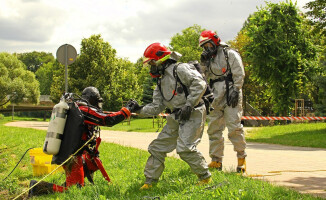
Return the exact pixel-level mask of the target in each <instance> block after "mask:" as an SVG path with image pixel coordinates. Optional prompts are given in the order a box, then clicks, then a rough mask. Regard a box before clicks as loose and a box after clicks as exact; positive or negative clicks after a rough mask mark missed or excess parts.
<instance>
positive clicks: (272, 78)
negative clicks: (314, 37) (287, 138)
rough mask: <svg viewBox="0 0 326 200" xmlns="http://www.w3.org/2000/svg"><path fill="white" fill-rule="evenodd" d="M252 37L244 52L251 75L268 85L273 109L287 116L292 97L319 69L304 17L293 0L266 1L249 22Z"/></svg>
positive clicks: (250, 36)
mask: <svg viewBox="0 0 326 200" xmlns="http://www.w3.org/2000/svg"><path fill="white" fill-rule="evenodd" d="M244 29H245V30H246V33H247V35H248V37H249V41H250V42H248V43H247V44H246V45H245V46H244V50H245V52H246V53H245V54H246V57H247V58H248V61H249V62H250V63H251V65H252V76H254V77H255V79H257V81H259V82H260V83H262V84H265V85H266V86H267V87H268V88H267V90H268V93H269V94H270V96H271V101H272V103H273V104H274V107H273V110H274V111H275V112H277V113H279V114H281V115H287V113H288V111H289V109H290V107H291V106H292V103H291V98H295V97H296V96H299V95H300V94H302V93H303V90H304V87H305V85H306V83H307V79H308V77H310V76H312V74H313V73H314V72H315V71H316V67H315V65H314V62H315V61H316V49H315V48H314V46H313V44H312V42H311V37H310V36H309V34H308V32H307V30H305V29H304V27H303V17H302V15H300V13H299V11H298V9H297V8H296V6H295V5H294V4H293V3H292V1H290V2H287V3H284V2H281V3H279V4H273V3H267V6H266V7H265V8H260V9H259V10H258V11H257V12H255V13H254V14H253V15H252V16H251V17H250V18H249V19H248V20H247V22H246V27H244Z"/></svg>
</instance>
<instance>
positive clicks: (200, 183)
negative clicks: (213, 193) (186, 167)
mask: <svg viewBox="0 0 326 200" xmlns="http://www.w3.org/2000/svg"><path fill="white" fill-rule="evenodd" d="M210 182H212V178H211V177H208V178H205V179H203V180H200V181H198V183H197V185H206V184H208V183H210Z"/></svg>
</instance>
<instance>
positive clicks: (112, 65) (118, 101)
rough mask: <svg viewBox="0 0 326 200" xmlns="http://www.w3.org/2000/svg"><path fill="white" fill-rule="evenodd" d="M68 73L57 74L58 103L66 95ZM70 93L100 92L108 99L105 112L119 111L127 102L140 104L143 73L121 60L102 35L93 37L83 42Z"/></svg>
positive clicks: (53, 88) (54, 88) (54, 90)
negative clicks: (85, 90)
mask: <svg viewBox="0 0 326 200" xmlns="http://www.w3.org/2000/svg"><path fill="white" fill-rule="evenodd" d="M63 72H64V70H63V66H62V65H60V69H58V70H57V71H55V72H54V75H53V77H54V78H53V81H54V84H52V86H51V96H52V97H54V99H56V101H58V99H59V98H60V96H61V95H62V93H63V92H64V73H63ZM68 72H69V79H68V88H69V89H68V90H69V92H72V93H76V94H81V91H82V90H83V89H84V88H85V87H88V86H94V87H96V88H98V89H99V91H100V94H101V96H102V97H103V99H104V104H103V109H105V110H109V111H115V110H118V109H120V108H121V105H122V103H123V101H127V100H129V99H130V98H134V99H136V100H138V101H139V100H140V98H141V94H142V88H140V87H139V84H138V75H139V72H140V69H137V68H136V67H135V66H134V64H133V63H131V62H130V61H128V60H125V59H121V58H117V56H116V50H115V49H113V48H112V47H111V45H110V44H109V43H108V42H105V41H104V40H103V39H102V38H101V35H92V36H91V37H90V38H85V39H83V40H82V42H81V50H80V55H79V56H78V57H77V59H76V61H75V63H73V64H72V65H71V66H69V67H68Z"/></svg>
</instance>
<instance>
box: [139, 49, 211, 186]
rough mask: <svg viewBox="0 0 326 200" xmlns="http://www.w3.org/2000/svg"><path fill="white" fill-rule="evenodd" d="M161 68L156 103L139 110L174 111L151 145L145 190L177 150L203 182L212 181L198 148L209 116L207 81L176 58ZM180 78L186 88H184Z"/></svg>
mask: <svg viewBox="0 0 326 200" xmlns="http://www.w3.org/2000/svg"><path fill="white" fill-rule="evenodd" d="M155 44H157V45H161V44H159V43H154V44H152V47H153V46H154V45H155ZM149 47H151V45H150V46H149ZM149 47H148V48H149ZM154 47H155V46H154ZM162 48H163V50H164V51H165V52H168V53H167V55H168V56H169V55H170V54H171V52H170V51H169V50H168V49H165V48H166V47H164V46H162ZM147 50H148V49H146V50H145V53H144V56H145V57H149V60H150V59H151V57H150V56H147V54H146V52H148V51H147ZM163 50H162V51H163ZM154 52H155V51H154ZM173 53H175V52H173ZM173 53H172V54H173ZM164 56H165V55H162V56H161V57H164ZM152 59H153V58H152ZM159 59H160V57H159V58H156V59H155V57H154V60H155V61H158V60H159ZM176 66H177V67H176ZM161 67H162V69H161V72H160V75H161V76H160V77H159V79H158V84H157V86H156V88H155V90H154V92H153V102H152V103H150V104H147V105H145V106H144V107H142V108H141V110H140V111H138V112H139V114H140V116H155V115H158V114H159V113H161V112H162V111H163V110H164V109H165V108H169V109H170V110H171V111H172V113H171V114H170V115H168V116H167V119H166V121H167V122H166V125H165V126H164V127H163V130H162V131H161V132H160V133H159V135H158V137H157V138H156V139H155V140H153V141H152V142H151V143H150V145H149V147H148V152H149V153H150V154H151V155H150V157H149V158H148V160H147V163H146V166H145V170H144V175H145V177H146V181H145V184H144V186H143V187H142V188H141V189H148V187H151V186H152V184H153V183H156V182H157V181H158V179H159V178H160V176H161V174H162V173H163V170H164V167H165V166H164V161H165V157H166V156H167V153H169V152H172V151H173V150H174V149H176V152H177V153H178V154H179V156H180V158H181V159H182V160H184V161H185V162H186V163H187V164H188V165H189V166H190V168H191V170H192V171H193V172H194V173H195V174H196V175H197V176H198V178H199V181H201V180H205V181H207V180H210V176H211V174H210V172H209V170H208V166H207V163H206V161H205V159H204V157H203V155H202V154H201V152H200V151H199V150H198V149H197V148H196V147H197V145H198V143H199V142H200V140H201V137H202V134H203V130H204V125H205V119H206V113H205V112H206V108H205V105H204V103H203V102H202V100H201V98H202V96H203V94H204V92H205V89H206V82H205V81H204V79H203V77H202V76H201V75H200V74H199V72H198V71H197V70H196V69H195V68H194V67H192V66H191V65H189V64H186V63H177V62H176V60H174V59H173V58H172V57H171V59H168V60H167V61H165V62H163V63H162V64H161ZM151 74H154V72H151ZM177 77H178V78H179V79H180V81H181V82H182V84H183V85H185V86H186V88H182V85H181V83H180V81H177ZM185 89H186V90H188V96H186V95H185V93H186V91H184V90H185Z"/></svg>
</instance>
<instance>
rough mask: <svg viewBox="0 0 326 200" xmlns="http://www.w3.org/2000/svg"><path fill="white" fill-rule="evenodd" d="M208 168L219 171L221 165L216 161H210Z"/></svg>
mask: <svg viewBox="0 0 326 200" xmlns="http://www.w3.org/2000/svg"><path fill="white" fill-rule="evenodd" d="M208 167H209V168H212V169H217V170H219V171H221V170H222V163H221V162H218V161H212V162H211V163H209V164H208Z"/></svg>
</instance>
